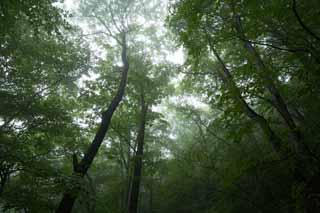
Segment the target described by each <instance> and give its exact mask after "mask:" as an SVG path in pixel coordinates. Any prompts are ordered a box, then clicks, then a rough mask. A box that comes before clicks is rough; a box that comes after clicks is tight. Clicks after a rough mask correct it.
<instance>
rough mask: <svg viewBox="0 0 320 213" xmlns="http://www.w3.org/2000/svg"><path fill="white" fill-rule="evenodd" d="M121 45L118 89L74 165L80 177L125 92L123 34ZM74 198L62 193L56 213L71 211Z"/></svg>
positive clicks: (126, 60)
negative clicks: (97, 127) (121, 67)
mask: <svg viewBox="0 0 320 213" xmlns="http://www.w3.org/2000/svg"><path fill="white" fill-rule="evenodd" d="M121 45H122V53H121V58H122V63H123V70H122V75H121V81H120V85H119V88H118V91H117V93H116V95H115V96H114V98H113V99H112V101H111V103H110V105H109V107H108V109H107V110H106V111H105V112H103V114H102V119H101V123H100V126H99V129H98V131H97V133H96V135H95V137H94V139H93V141H92V143H91V145H90V146H89V148H88V149H87V152H86V153H85V155H84V157H83V158H82V159H81V161H80V163H77V165H75V166H74V174H76V175H79V176H80V177H82V178H83V177H84V176H85V175H86V174H87V171H88V169H89V168H90V166H91V164H92V162H93V160H94V158H95V156H96V155H97V152H98V150H99V148H100V146H101V144H102V142H103V139H104V137H105V135H106V133H107V131H108V128H109V125H110V122H111V118H112V115H113V113H114V112H115V110H116V109H117V107H118V105H119V103H120V102H121V100H122V98H123V95H124V92H125V87H126V84H127V76H128V71H129V62H128V58H127V44H126V35H125V34H123V36H122V43H121ZM76 198H77V193H70V192H69V191H66V192H65V193H64V195H63V198H62V200H61V202H60V204H59V207H58V209H57V210H56V213H70V212H71V211H72V208H73V205H74V203H75V200H76Z"/></svg>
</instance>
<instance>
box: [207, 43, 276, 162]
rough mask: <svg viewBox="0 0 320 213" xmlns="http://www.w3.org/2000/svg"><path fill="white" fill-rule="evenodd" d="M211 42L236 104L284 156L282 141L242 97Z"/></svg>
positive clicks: (221, 73) (274, 148)
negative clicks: (281, 146) (281, 148)
mask: <svg viewBox="0 0 320 213" xmlns="http://www.w3.org/2000/svg"><path fill="white" fill-rule="evenodd" d="M207 40H208V42H209V46H210V49H211V51H212V52H213V54H214V55H215V57H216V58H217V60H218V62H219V63H220V65H221V68H222V69H221V70H220V71H219V74H220V76H221V78H222V80H223V81H224V83H225V84H226V85H227V87H228V90H229V91H230V93H231V94H232V96H233V97H234V100H235V101H236V103H237V104H238V105H239V106H240V107H241V109H242V112H243V113H244V114H245V115H247V117H248V118H249V119H251V120H252V121H253V122H254V123H256V124H258V125H259V127H260V128H261V130H262V131H263V133H264V135H265V136H266V138H267V139H268V141H269V143H270V144H271V146H272V148H273V150H274V151H275V152H276V153H277V154H279V156H282V153H281V150H280V145H281V139H280V138H279V137H278V136H277V135H276V134H275V132H274V131H273V130H272V129H271V127H270V125H269V123H268V121H267V120H266V119H265V118H264V117H263V116H262V115H260V114H258V113H257V112H255V111H254V110H253V109H252V108H251V107H250V106H249V105H248V103H247V102H246V101H245V100H244V98H243V97H242V95H241V92H240V90H239V88H238V87H237V85H236V83H235V82H234V79H233V77H232V75H231V73H230V71H229V69H228V68H227V67H226V65H225V63H224V62H223V60H222V59H221V57H220V55H219V54H218V52H217V51H216V49H215V48H214V45H213V43H212V41H211V39H210V38H209V37H208V38H207Z"/></svg>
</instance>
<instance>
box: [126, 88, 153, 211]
mask: <svg viewBox="0 0 320 213" xmlns="http://www.w3.org/2000/svg"><path fill="white" fill-rule="evenodd" d="M147 111H148V107H147V105H146V103H145V100H144V96H143V94H142V95H141V120H140V125H139V130H138V135H137V143H138V144H137V145H138V147H137V152H136V156H135V164H134V169H133V178H132V180H131V187H130V191H129V196H128V213H137V211H138V201H139V190H140V182H141V170H142V157H143V145H144V135H145V125H146V116H147Z"/></svg>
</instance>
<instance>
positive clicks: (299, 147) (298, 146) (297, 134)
mask: <svg viewBox="0 0 320 213" xmlns="http://www.w3.org/2000/svg"><path fill="white" fill-rule="evenodd" d="M235 26H236V31H237V33H238V35H239V37H240V38H241V40H242V41H243V43H244V47H245V49H246V50H247V52H248V56H249V57H248V59H249V61H251V62H252V64H254V65H255V66H256V68H257V70H258V71H259V72H260V73H261V76H262V78H263V83H264V87H265V88H266V89H267V90H268V91H269V93H270V95H271V97H272V101H273V104H274V106H275V108H276V110H277V111H278V113H279V114H280V116H281V117H282V118H283V120H284V121H285V124H286V126H287V127H288V128H289V130H290V134H291V137H292V139H293V142H294V148H295V151H296V153H297V154H298V155H304V154H306V153H307V148H306V147H305V145H304V143H303V135H302V132H301V131H300V129H299V128H298V126H297V125H296V123H295V121H294V119H293V117H292V116H291V114H290V113H289V110H288V106H287V104H286V103H285V101H284V99H283V98H282V96H281V94H280V92H279V90H278V89H277V88H276V86H275V84H274V82H273V80H272V78H271V73H270V72H269V70H268V68H267V67H266V65H265V64H264V62H263V60H262V58H261V56H260V54H259V53H258V51H257V50H256V49H255V48H254V47H253V46H252V44H251V43H250V41H249V40H248V39H247V38H246V36H245V34H244V31H243V28H242V24H241V19H240V16H235Z"/></svg>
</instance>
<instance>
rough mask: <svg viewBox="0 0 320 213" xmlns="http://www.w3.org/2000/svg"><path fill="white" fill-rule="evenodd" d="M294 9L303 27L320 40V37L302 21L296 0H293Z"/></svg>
mask: <svg viewBox="0 0 320 213" xmlns="http://www.w3.org/2000/svg"><path fill="white" fill-rule="evenodd" d="M292 10H293V13H294V15H295V16H296V18H297V20H298V22H299V24H300V25H301V27H302V28H303V29H304V30H305V31H306V32H307V33H309V35H311V36H312V37H313V38H315V39H316V40H318V41H319V42H320V37H319V36H317V35H316V34H315V33H314V32H313V31H312V30H311V29H309V28H308V27H307V26H306V25H305V24H304V23H303V21H302V19H301V17H300V16H299V13H298V11H297V2H296V0H292Z"/></svg>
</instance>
